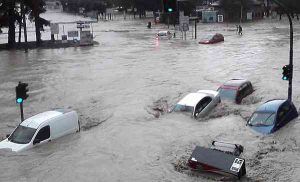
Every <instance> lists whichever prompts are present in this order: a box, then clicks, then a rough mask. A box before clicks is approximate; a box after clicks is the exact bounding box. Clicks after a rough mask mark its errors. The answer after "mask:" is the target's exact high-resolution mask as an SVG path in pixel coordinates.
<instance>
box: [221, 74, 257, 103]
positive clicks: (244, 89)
mask: <svg viewBox="0 0 300 182" xmlns="http://www.w3.org/2000/svg"><path fill="white" fill-rule="evenodd" d="M218 91H219V93H220V97H221V100H231V101H234V102H235V103H237V104H240V103H241V102H242V100H243V99H244V98H245V97H247V96H248V95H250V94H251V93H252V92H253V91H254V89H253V87H252V84H251V82H250V81H249V80H246V79H231V80H229V81H226V82H225V83H223V84H222V85H221V86H220V87H219V88H218Z"/></svg>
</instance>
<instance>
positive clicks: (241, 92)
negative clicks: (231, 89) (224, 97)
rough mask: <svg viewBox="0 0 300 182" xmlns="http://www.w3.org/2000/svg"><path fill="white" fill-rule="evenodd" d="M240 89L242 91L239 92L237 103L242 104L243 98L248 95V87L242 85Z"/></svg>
mask: <svg viewBox="0 0 300 182" xmlns="http://www.w3.org/2000/svg"><path fill="white" fill-rule="evenodd" d="M240 88H241V89H240V90H238V91H237V94H236V103H238V104H240V103H241V102H242V100H243V98H244V97H245V95H246V86H245V85H242V86H241V87H240Z"/></svg>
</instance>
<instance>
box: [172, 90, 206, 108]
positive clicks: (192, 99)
mask: <svg viewBox="0 0 300 182" xmlns="http://www.w3.org/2000/svg"><path fill="white" fill-rule="evenodd" d="M206 96H208V95H207V94H205V93H189V94H188V95H186V96H185V97H184V98H183V99H181V100H180V101H179V102H178V103H177V104H180V105H185V106H193V107H195V106H196V105H197V104H198V102H199V101H200V100H202V99H203V98H204V97H206Z"/></svg>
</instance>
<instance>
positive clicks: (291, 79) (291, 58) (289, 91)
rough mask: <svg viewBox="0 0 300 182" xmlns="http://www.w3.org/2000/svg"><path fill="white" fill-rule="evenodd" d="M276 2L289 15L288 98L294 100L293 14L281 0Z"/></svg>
mask: <svg viewBox="0 0 300 182" xmlns="http://www.w3.org/2000/svg"><path fill="white" fill-rule="evenodd" d="M272 1H273V2H274V3H275V4H277V5H278V6H280V7H281V8H282V9H283V11H284V13H285V14H286V15H287V17H288V19H289V23H290V57H289V59H290V60H289V69H290V78H289V87H288V100H289V101H290V102H292V86H293V45H294V44H293V36H294V32H293V21H292V18H291V15H290V14H289V12H288V11H287V9H286V7H285V6H284V5H283V4H281V2H279V1H278V0H272Z"/></svg>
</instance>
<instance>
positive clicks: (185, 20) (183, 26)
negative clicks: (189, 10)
mask: <svg viewBox="0 0 300 182" xmlns="http://www.w3.org/2000/svg"><path fill="white" fill-rule="evenodd" d="M189 21H190V17H188V16H180V17H179V27H180V30H181V31H188V30H189Z"/></svg>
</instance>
